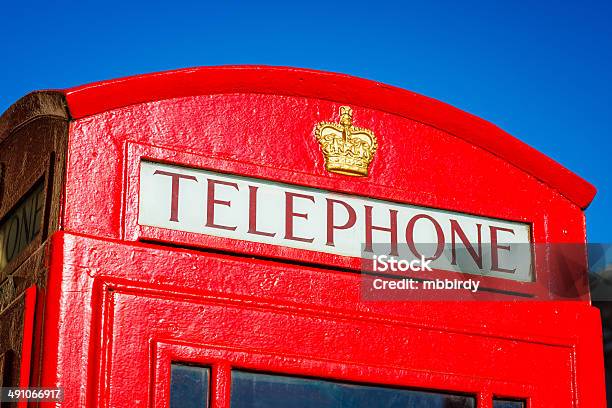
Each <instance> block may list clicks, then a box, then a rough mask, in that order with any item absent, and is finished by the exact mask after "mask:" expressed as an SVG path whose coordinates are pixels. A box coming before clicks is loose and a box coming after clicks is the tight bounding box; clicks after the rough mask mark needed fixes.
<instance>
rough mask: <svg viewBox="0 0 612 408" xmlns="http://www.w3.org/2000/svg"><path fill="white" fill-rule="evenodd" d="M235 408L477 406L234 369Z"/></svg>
mask: <svg viewBox="0 0 612 408" xmlns="http://www.w3.org/2000/svg"><path fill="white" fill-rule="evenodd" d="M231 405H232V408H277V407H278V408H286V407H290V408H332V407H333V408H341V407H350V408H362V407H363V408H407V407H422V408H474V407H475V406H476V401H475V399H474V398H473V397H469V396H464V395H451V394H445V393H437V392H429V391H416V390H405V389H397V388H387V387H379V386H370V385H358V384H349V383H340V382H335V381H326V380H317V379H308V378H299V377H289V376H282V375H270V374H259V373H250V372H244V371H234V372H233V373H232V393H231Z"/></svg>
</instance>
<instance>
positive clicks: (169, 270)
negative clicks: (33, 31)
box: [0, 67, 605, 408]
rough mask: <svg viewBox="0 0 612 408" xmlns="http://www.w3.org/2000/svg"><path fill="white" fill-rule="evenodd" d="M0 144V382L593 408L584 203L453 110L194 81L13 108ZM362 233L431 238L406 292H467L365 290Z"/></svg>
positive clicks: (34, 98) (311, 90) (572, 181)
mask: <svg viewBox="0 0 612 408" xmlns="http://www.w3.org/2000/svg"><path fill="white" fill-rule="evenodd" d="M0 140H1V141H2V145H1V146H0V160H1V161H2V176H3V177H2V186H1V188H2V190H1V194H2V202H1V204H0V215H1V216H2V222H1V223H0V238H1V239H2V254H1V255H2V258H1V259H0V267H1V268H2V269H1V270H0V282H2V284H1V286H0V289H1V293H2V299H1V302H2V303H1V304H0V306H1V308H2V309H1V310H2V312H1V314H0V325H2V326H1V327H2V340H1V341H0V347H1V348H0V353H2V354H1V356H2V360H0V361H3V375H2V377H3V381H4V382H3V386H9V385H19V386H21V387H62V388H63V391H64V396H63V402H62V403H59V402H56V403H55V404H56V405H57V406H66V407H169V406H172V407H191V406H211V407H229V406H232V407H276V406H279V407H280V406H291V405H293V406H300V407H302V406H303V407H311V406H317V407H320V406H323V407H345V406H346V407H348V406H351V407H361V406H364V407H365V406H380V407H392V406H414V407H447V408H448V407H479V408H491V407H497V408H508V407H511V408H513V407H529V408H535V407H547V408H549V407H555V408H559V407H585V408H593V407H604V406H605V396H604V378H603V362H602V349H601V347H602V340H601V329H600V319H599V314H598V312H597V310H596V309H594V308H593V307H591V305H590V301H589V296H588V285H587V277H586V255H585V253H584V244H585V222H584V212H583V211H584V209H585V208H586V207H587V206H588V204H589V203H590V201H591V200H592V198H593V196H594V194H595V189H594V188H593V187H592V186H591V185H590V184H588V183H587V182H585V181H584V180H582V179H580V178H579V177H578V176H576V175H574V174H573V173H571V172H570V171H568V170H566V169H565V168H563V167H561V166H560V165H559V164H557V163H555V162H554V161H552V160H551V159H549V158H547V157H546V156H544V155H542V154H541V153H539V152H537V151H535V150H534V149H532V148H530V147H528V146H526V145H525V144H523V143H522V142H520V141H518V140H517V139H515V138H513V137H512V136H510V135H508V134H507V133H505V132H503V131H502V130H500V129H499V128H497V127H495V126H494V125H492V124H489V123H487V122H485V121H483V120H481V119H478V118H476V117H474V116H472V115H470V114H467V113H465V112H462V111H460V110H458V109H455V108H453V107H451V106H448V105H446V104H444V103H441V102H438V101H435V100H433V99H430V98H427V97H424V96H420V95H417V94H414V93H412V92H409V91H405V90H401V89H397V88H393V87H390V86H387V85H384V84H380V83H376V82H372V81H367V80H363V79H358V78H353V77H349V76H345V75H338V74H331V73H324V72H316V71H309V70H302V69H291V68H271V67H219V68H194V69H185V70H179V71H172V72H164V73H158V74H151V75H143V76H137V77H130V78H124V79H119V80H112V81H105V82H100V83H94V84H90V85H85V86H82V87H77V88H73V89H68V90H65V91H47V92H38V93H33V94H30V95H28V96H25V97H24V98H23V99H21V100H19V101H18V102H16V103H15V104H14V105H13V106H12V107H11V108H9V110H8V111H7V112H6V113H5V114H4V115H3V116H2V118H1V120H0ZM381 242H382V243H385V245H387V246H388V248H387V249H385V250H386V251H388V254H389V255H393V254H394V252H398V251H399V249H397V248H396V246H397V247H398V248H399V247H402V248H409V249H410V250H411V251H412V252H413V253H416V252H419V251H421V252H423V251H425V249H422V248H421V249H419V248H417V246H418V244H419V242H421V243H423V242H425V243H429V244H431V245H433V251H434V252H435V254H434V255H431V253H429V255H428V257H429V258H435V259H434V261H436V262H438V263H437V264H436V263H435V262H434V264H433V265H434V268H433V270H432V271H423V272H422V273H420V272H414V271H413V272H411V273H409V274H408V275H409V276H411V277H414V278H416V280H415V282H417V283H416V285H422V286H423V288H424V285H425V283H424V280H423V279H425V278H426V279H427V280H428V281H431V282H455V281H457V278H461V279H463V280H462V281H461V282H468V281H470V282H472V279H471V278H474V282H475V281H476V280H477V282H478V285H479V286H478V288H477V290H476V291H473V290H470V288H467V287H466V286H463V287H460V288H452V290H447V291H446V292H444V293H448V294H449V295H448V297H444V296H442V295H440V294H441V293H443V292H442V291H434V290H431V291H429V292H427V293H428V294H424V293H425V292H424V291H421V292H419V293H420V295H419V296H421V298H420V300H418V301H415V300H402V299H397V298H394V297H393V296H392V295H390V293H391V292H392V291H391V290H390V289H389V288H390V287H389V286H388V285H390V284H389V283H388V282H387V283H386V284H385V285H387V286H386V289H387V290H388V291H387V292H385V294H386V295H389V298H385V297H382V298H381V297H376V296H374V297H371V296H370V297H368V294H371V293H372V288H374V289H377V288H376V287H374V286H370V287H369V289H370V291H369V292H368V290H365V291H364V285H365V286H366V287H367V286H368V285H379V286H380V285H383V283H381V282H383V281H382V280H380V279H379V278H377V276H379V275H377V274H376V273H371V272H372V271H366V272H367V273H361V272H362V269H363V267H364V265H363V258H364V256H363V255H364V254H366V253H368V254H370V253H373V250H372V249H371V248H370V246H374V245H376V244H377V243H381ZM515 244H516V245H523V248H527V255H522V256H521V257H520V258H512V251H513V249H512V248H513V247H512V245H515ZM565 244H567V245H571V246H572V247H573V248H574V249H573V250H572V251H571V252H572V257H571V261H569V262H566V263H565V264H564V265H563V266H561V265H559V263H558V262H557V261H556V259H557V258H555V257H554V253H555V249H551V248H553V245H565ZM455 245H463V246H464V247H465V248H466V249H468V252H467V255H466V256H465V257H464V260H463V261H460V260H458V258H457V257H458V256H457V255H456V253H455V249H456V248H455ZM447 248H450V249H448V250H449V251H451V252H449V254H450V255H448V256H446V255H444V256H442V254H443V253H445V251H447ZM541 248H545V249H544V250H542V249H541ZM576 248H577V249H576ZM438 250H439V253H438ZM436 255H437V256H436ZM423 259H425V257H423ZM512 259H514V261H512ZM565 259H566V260H567V258H565ZM513 262H514V263H513ZM468 264H469V265H470V266H469V267H465V268H464V266H465V265H468ZM374 272H376V271H374ZM408 275H407V276H408ZM387 278H388V280H389V281H391V280H393V279H396V278H397V277H393V276H392V277H387ZM387 278H385V279H387ZM468 278H469V279H468ZM376 279H379V280H378V281H376ZM374 281H376V282H377V283H374ZM396 281H399V279H396ZM394 285H395V284H394ZM451 293H452V295H451ZM466 294H468V295H469V297H470V299H471V300H470V301H467V300H465V299H463V300H462V298H464V297H465V295H466ZM445 296H446V295H445Z"/></svg>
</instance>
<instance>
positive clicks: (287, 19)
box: [0, 0, 612, 243]
mask: <svg viewBox="0 0 612 408" xmlns="http://www.w3.org/2000/svg"><path fill="white" fill-rule="evenodd" d="M2 9H3V11H2V17H1V20H0V21H1V23H0V38H2V58H1V59H0V62H1V63H0V111H4V110H5V109H6V108H7V107H8V106H9V105H10V104H11V103H12V102H14V101H15V100H17V99H18V98H19V97H21V96H22V95H24V94H26V93H28V92H30V91H32V90H36V89H44V88H63V87H69V86H74V85H79V84H83V83H87V82H91V81H96V80H102V79H110V78H115V77H121V76H126V75H132V74H139V73H147V72H154V71H160V70H167V69H174V68H182V67H189V66H199V65H224V64H268V65H287V66H297V67H306V68H315V69H322V70H329V71H336V72H342V73H346V74H351V75H356V76H360V77H365V78H370V79H374V80H378V81H381V82H386V83H388V84H392V85H396V86H399V87H402V88H406V89H410V90H412V91H415V92H419V93H422V94H424V95H428V96H431V97H434V98H436V99H439V100H442V101H444V102H447V103H450V104H452V105H454V106H456V107H458V108H461V109H463V110H466V111H468V112H471V113H473V114H475V115H478V116H480V117H482V118H484V119H487V120H489V121H491V122H493V123H495V124H497V125H498V126H500V127H502V128H503V129H505V130H506V131H508V132H510V133H511V134H513V135H514V136H516V137H518V138H519V139H521V140H523V141H524V142H526V143H528V144H530V145H531V146H533V147H535V148H536V149H538V150H540V151H542V152H544V153H545V154H547V155H549V156H551V157H552V158H554V159H555V160H557V161H559V162H560V163H561V164H563V165H564V166H566V167H568V168H569V169H571V170H572V171H574V172H576V173H577V174H579V175H580V176H582V177H584V178H585V179H587V180H588V181H590V182H591V183H593V184H594V185H595V186H596V187H597V188H598V190H599V191H598V195H597V196H596V198H595V201H594V202H593V204H592V205H591V207H590V208H589V209H588V210H587V229H588V238H589V241H591V242H606V243H609V242H612V229H611V227H612V220H611V216H610V211H609V210H610V209H611V208H612V180H611V179H612V177H611V173H612V164H611V162H612V155H611V153H612V152H611V150H612V149H611V147H612V142H611V141H610V140H611V138H612V124H611V122H612V121H611V119H612V24H610V21H612V2H605V1H600V2H596V1H593V2H588V1H586V2H585V1H583V2H575V3H573V4H570V3H566V4H564V3H563V2H548V1H540V2H531V1H530V2H527V1H525V2H520V1H515V2H505V3H502V2H498V1H486V2H485V1H461V2H458V1H447V2H444V1H442V2H435V1H419V2H411V1H404V2H384V1H379V2H374V1H372V2H363V1H343V2H328V1H324V2H318V1H302V2H300V1H292V2H239V1H218V2H206V1H199V2H195V1H194V2H181V1H174V2H156V1H146V2H145V1H134V2H128V1H122V2H117V1H105V2H88V1H80V2H74V3H72V4H71V3H70V2H57V1H51V0H49V1H44V2H43V1H40V2H39V1H30V2H17V1H12V2H7V3H5V4H3V6H2Z"/></svg>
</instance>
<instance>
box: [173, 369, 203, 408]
mask: <svg viewBox="0 0 612 408" xmlns="http://www.w3.org/2000/svg"><path fill="white" fill-rule="evenodd" d="M209 378H210V375H209V369H208V368H206V367H196V366H189V365H184V364H172V366H171V374H170V408H206V407H208V388H209V385H208V384H209Z"/></svg>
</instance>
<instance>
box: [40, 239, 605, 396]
mask: <svg viewBox="0 0 612 408" xmlns="http://www.w3.org/2000/svg"><path fill="white" fill-rule="evenodd" d="M51 276H52V279H53V280H54V281H55V282H61V295H60V296H58V297H56V296H55V295H53V294H54V293H60V292H57V289H53V288H50V289H49V299H56V300H54V301H52V302H51V309H53V310H54V311H55V312H53V313H57V315H56V317H55V319H56V321H59V322H64V324H60V325H53V324H49V325H47V327H46V338H48V339H50V338H53V337H55V338H61V339H62V340H61V341H60V342H53V341H50V342H47V343H46V348H45V353H44V367H45V370H44V376H43V383H46V384H56V385H62V386H64V387H66V390H67V392H66V396H67V398H68V400H67V401H65V404H68V405H66V406H113V407H114V406H128V405H129V406H135V407H136V406H151V405H150V404H151V402H152V399H153V398H157V400H156V403H155V404H154V406H165V405H164V404H165V401H167V389H168V376H167V367H166V364H167V362H168V361H169V360H170V359H172V358H173V357H174V358H179V359H184V360H186V361H197V362H200V363H202V364H208V365H212V366H213V368H214V370H213V371H215V372H218V371H222V370H223V369H225V370H227V367H228V366H234V367H242V368H249V369H257V370H264V371H273V372H282V373H288V374H302V375H312V376H321V377H326V378H336V379H343V380H352V381H366V382H375V383H381V384H394V385H400V386H407V387H418V388H428V389H440V390H455V391H464V392H469V393H474V394H479V395H481V396H480V397H479V398H481V399H485V396H489V397H490V396H491V395H499V396H514V397H525V398H528V399H529V401H530V403H531V405H530V407H531V408H534V407H550V406H555V407H565V406H567V407H573V406H584V407H593V408H595V407H603V406H604V402H603V401H604V400H605V398H604V397H603V394H602V393H603V378H602V377H601V376H597V375H593V373H601V372H602V359H601V355H600V354H596V353H593V351H592V347H593V346H594V343H595V342H596V341H595V340H594V338H598V339H599V340H600V337H598V336H599V335H600V332H599V329H598V327H599V326H598V324H599V321H598V313H597V311H596V310H595V309H593V308H592V307H590V306H588V305H587V304H585V303H581V302H568V303H561V302H543V303H539V302H518V303H515V304H513V303H510V302H491V303H486V302H483V303H478V304H476V303H469V302H468V303H449V302H386V303H385V302H383V303H373V302H363V301H361V300H360V299H359V291H358V285H359V277H358V275H356V274H353V273H347V272H330V271H321V270H317V269H316V268H309V267H300V266H291V265H284V264H282V263H277V262H272V261H258V260H251V259H245V258H237V257H233V256H224V255H212V254H203V253H199V252H194V251H189V250H173V249H162V248H159V247H156V246H154V245H143V244H131V245H126V244H122V243H120V242H114V241H101V240H94V239H90V238H86V237H79V236H74V235H70V234H65V233H58V234H55V235H54V236H53V250H52V265H51ZM330 288H333V290H330ZM58 289H59V288H58ZM475 306H477V308H476V307H475ZM48 317H49V318H50V319H51V320H53V319H54V317H53V316H52V315H49V316H48ZM86 362H100V363H99V364H90V365H88V364H86ZM145 379H146V380H145ZM227 381H228V378H227V375H223V374H222V373H219V372H218V373H217V377H216V378H215V384H219V383H220V386H221V389H219V390H216V389H215V390H213V393H214V395H218V396H221V399H220V400H221V401H225V402H224V403H223V405H219V403H217V405H216V406H224V407H227V406H229V405H228V404H227V397H223V396H224V395H225V396H226V395H227V392H228V391H227V387H228V386H229V385H228V384H227ZM83 384H87V387H83ZM135 384H141V386H140V387H139V386H135ZM146 384H151V386H150V387H148V386H147V385H146ZM160 387H161V388H160ZM98 390H99V392H98ZM164 390H165V391H164ZM489 397H486V398H489ZM223 398H225V399H223ZM160 399H161V400H160ZM160 401H161V402H160ZM86 402H87V404H86ZM485 406H486V405H485Z"/></svg>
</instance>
